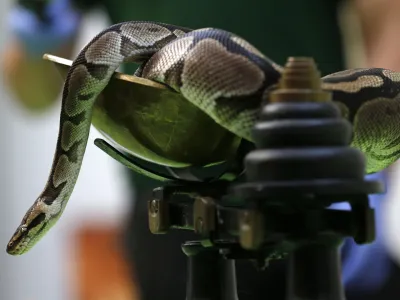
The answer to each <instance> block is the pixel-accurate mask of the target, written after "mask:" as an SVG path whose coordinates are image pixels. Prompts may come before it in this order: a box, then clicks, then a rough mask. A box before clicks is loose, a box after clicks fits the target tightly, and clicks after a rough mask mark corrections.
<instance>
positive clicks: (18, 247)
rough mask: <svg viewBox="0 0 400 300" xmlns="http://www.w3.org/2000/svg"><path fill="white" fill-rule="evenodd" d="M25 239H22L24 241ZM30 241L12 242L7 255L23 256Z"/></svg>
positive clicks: (18, 240) (9, 244)
mask: <svg viewBox="0 0 400 300" xmlns="http://www.w3.org/2000/svg"><path fill="white" fill-rule="evenodd" d="M22 238H23V237H21V239H22ZM29 241H30V239H26V240H24V241H23V242H20V239H17V240H15V241H10V242H9V243H8V244H7V249H6V251H7V253H8V254H10V255H21V254H23V253H25V252H26V249H27V248H28V244H29Z"/></svg>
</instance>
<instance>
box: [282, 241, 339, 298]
mask: <svg viewBox="0 0 400 300" xmlns="http://www.w3.org/2000/svg"><path fill="white" fill-rule="evenodd" d="M288 271H289V272H288V288H287V299H288V300H310V299H315V300H344V299H345V296H344V290H343V286H342V284H341V273H340V271H341V268H340V254H339V249H338V247H335V246H331V245H325V244H317V243H315V244H309V245H304V246H302V247H300V248H298V249H296V250H295V251H293V253H291V254H290V256H289V270H288Z"/></svg>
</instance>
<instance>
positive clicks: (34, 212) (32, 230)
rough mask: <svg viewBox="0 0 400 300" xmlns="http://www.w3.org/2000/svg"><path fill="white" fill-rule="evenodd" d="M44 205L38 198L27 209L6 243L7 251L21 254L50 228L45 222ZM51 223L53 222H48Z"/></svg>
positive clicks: (12, 253) (11, 253)
mask: <svg viewBox="0 0 400 300" xmlns="http://www.w3.org/2000/svg"><path fill="white" fill-rule="evenodd" d="M43 205H45V204H44V203H43V202H42V201H40V198H39V199H38V200H36V201H35V203H34V204H33V205H32V207H31V208H30V209H29V210H28V211H27V213H26V214H25V216H24V218H23V219H22V222H21V224H20V225H19V226H18V228H17V230H16V231H15V233H14V234H13V236H12V237H11V239H10V241H9V242H8V244H7V249H6V251H7V253H8V254H10V255H21V254H24V253H26V252H28V251H29V249H31V248H32V247H33V246H34V245H35V244H36V243H37V242H38V241H39V240H40V238H41V237H42V236H43V235H44V234H45V233H46V232H47V230H48V229H49V228H50V226H49V225H50V224H49V222H46V212H45V210H43ZM50 223H53V222H50Z"/></svg>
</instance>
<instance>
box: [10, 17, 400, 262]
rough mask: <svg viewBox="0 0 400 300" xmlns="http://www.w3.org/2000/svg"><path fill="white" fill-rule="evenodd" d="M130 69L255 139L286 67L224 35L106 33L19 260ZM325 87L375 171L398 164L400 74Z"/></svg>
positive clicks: (67, 117) (18, 237) (91, 57)
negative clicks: (126, 66)
mask: <svg viewBox="0 0 400 300" xmlns="http://www.w3.org/2000/svg"><path fill="white" fill-rule="evenodd" d="M125 62H136V63H141V66H140V67H139V69H138V71H137V72H136V73H135V75H137V76H141V77H144V78H147V79H150V80H154V81H158V82H160V83H163V84H166V85H168V86H169V87H171V88H172V89H174V90H176V91H177V92H179V93H181V94H182V95H183V96H184V97H185V98H186V99H187V100H188V101H190V102H191V103H192V104H194V105H196V106H197V107H198V108H200V109H201V110H203V111H204V112H205V113H207V114H208V115H209V116H210V117H211V118H212V119H213V120H214V121H215V122H217V123H218V124H220V125H221V126H223V127H224V128H226V129H227V130H229V131H231V132H232V133H234V134H236V135H238V136H240V137H242V138H243V139H246V140H249V141H252V136H251V129H252V127H253V125H254V123H255V121H256V120H257V116H258V113H259V110H260V107H261V103H262V101H263V99H265V97H266V95H265V94H266V93H268V91H269V90H271V87H273V86H274V85H276V83H277V82H278V80H279V78H280V76H281V71H282V69H283V68H282V67H281V66H279V65H278V64H276V63H274V62H273V61H272V60H270V59H268V58H267V57H265V56H264V55H263V54H262V53H261V52H260V51H258V50H257V49H256V48H255V47H254V46H252V45H251V44H250V43H248V42H247V41H245V40H244V39H242V38H240V37H238V36H236V35H234V34H232V33H230V32H227V31H224V30H220V29H213V28H204V29H199V30H190V29H187V28H182V27H178V26H173V25H168V24H162V23H156V22H140V21H137V22H136V21H132V22H124V23H120V24H116V25H113V26H111V27H109V28H107V29H105V30H104V31H102V32H101V33H99V34H98V35H97V36H96V37H94V38H93V39H92V40H91V41H90V42H89V43H88V44H87V45H86V46H85V47H84V48H83V49H82V50H81V52H80V53H79V55H78V56H77V58H76V59H75V60H74V62H73V64H72V66H71V68H70V70H69V72H68V75H67V78H66V81H65V84H64V89H63V94H62V108H61V115H60V126H59V135H58V140H57V146H56V151H55V155H54V160H53V165H52V168H51V171H50V175H49V178H48V181H47V183H46V186H45V188H44V190H43V192H42V193H41V194H40V195H39V197H38V198H37V200H36V201H35V202H34V204H33V205H32V206H31V208H30V209H29V210H28V211H27V213H26V214H25V216H24V218H23V220H22V222H21V224H20V226H19V227H18V228H17V230H16V232H15V233H14V235H13V237H12V238H11V240H10V242H9V244H8V246H7V252H8V253H9V254H12V255H18V254H23V253H25V252H27V251H28V250H29V249H30V248H31V247H32V246H34V245H35V243H36V242H37V241H38V240H39V239H40V238H41V237H42V236H43V235H45V233H46V232H47V231H48V230H49V229H50V228H51V227H52V226H53V225H54V224H55V223H56V222H57V220H58V219H59V218H60V216H61V215H62V212H63V211H64V209H65V207H66V205H67V202H68V199H69V197H70V195H71V193H72V191H73V189H74V186H75V183H76V181H77V179H78V175H79V171H80V167H81V163H82V159H83V156H84V153H85V148H86V144H87V140H88V136H89V130H90V125H91V115H92V108H93V106H94V102H95V100H96V98H97V96H98V95H99V94H100V93H101V91H102V90H103V89H104V88H105V86H106V85H107V83H108V82H109V80H110V78H111V76H112V74H113V73H114V72H115V70H116V69H117V68H118V67H119V66H120V65H121V64H122V63H125ZM322 80H323V88H324V89H325V90H329V91H332V92H333V99H334V100H335V101H336V102H337V103H338V104H339V106H340V107H341V109H342V111H343V112H344V113H345V115H346V117H347V118H348V119H349V120H350V121H351V122H352V123H353V125H354V134H353V144H352V145H353V146H354V147H357V148H359V149H360V150H362V151H363V152H364V153H365V154H366V156H367V161H368V172H369V173H372V172H377V171H380V170H382V169H384V168H385V167H387V166H388V165H390V164H391V163H392V162H394V161H395V160H397V158H398V157H399V156H400V143H399V142H400V132H399V125H398V115H399V112H400V105H399V103H400V102H399V101H398V100H400V96H399V94H400V73H395V72H392V71H390V70H385V69H356V70H347V71H343V72H339V73H335V74H332V75H329V76H326V77H324V78H323V79H322Z"/></svg>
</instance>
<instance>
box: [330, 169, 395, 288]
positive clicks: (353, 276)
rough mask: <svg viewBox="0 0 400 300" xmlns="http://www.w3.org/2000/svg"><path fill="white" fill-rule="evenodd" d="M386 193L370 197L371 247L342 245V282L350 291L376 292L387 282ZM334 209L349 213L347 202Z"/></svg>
mask: <svg viewBox="0 0 400 300" xmlns="http://www.w3.org/2000/svg"><path fill="white" fill-rule="evenodd" d="M367 178H369V179H375V180H384V179H385V177H384V176H383V172H382V173H378V174H373V175H369V176H367ZM384 197H385V194H379V195H371V196H370V197H369V199H370V205H371V207H373V208H374V209H375V221H376V239H375V241H374V242H373V243H371V244H366V245H357V244H356V243H355V242H354V241H353V239H351V238H348V239H346V240H345V242H344V244H343V246H342V259H343V264H342V279H343V284H344V285H345V288H346V290H347V291H350V292H362V291H365V292H366V293H368V292H372V291H376V290H378V289H379V288H381V287H382V285H383V284H384V283H385V282H386V280H387V279H388V276H389V274H390V271H391V270H390V268H391V265H392V263H391V259H390V257H389V255H388V252H387V251H386V249H385V245H384V228H383V224H382V217H383V216H382V213H383V212H382V201H384ZM332 208H335V209H341V210H349V209H350V206H349V204H348V203H340V204H336V205H334V206H332Z"/></svg>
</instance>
